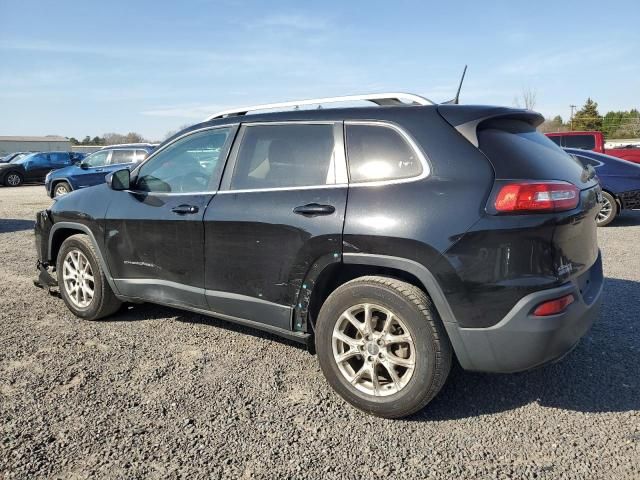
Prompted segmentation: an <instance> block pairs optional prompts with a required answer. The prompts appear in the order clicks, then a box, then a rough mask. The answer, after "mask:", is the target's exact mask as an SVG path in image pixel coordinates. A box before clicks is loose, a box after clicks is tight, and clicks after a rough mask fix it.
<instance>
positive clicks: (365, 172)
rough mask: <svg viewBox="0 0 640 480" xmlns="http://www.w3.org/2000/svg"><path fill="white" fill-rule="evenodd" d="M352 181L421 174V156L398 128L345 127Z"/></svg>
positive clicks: (409, 176)
mask: <svg viewBox="0 0 640 480" xmlns="http://www.w3.org/2000/svg"><path fill="white" fill-rule="evenodd" d="M346 141H347V158H348V160H349V178H350V180H351V182H372V181H379V180H399V179H403V178H411V177H417V176H418V175H420V174H422V171H423V167H422V163H421V162H420V157H419V156H418V153H417V152H416V151H415V149H414V148H413V147H412V146H411V145H410V144H409V143H408V142H407V140H406V139H405V138H404V137H403V136H402V135H401V134H400V133H399V132H397V131H396V130H395V129H393V128H390V127H386V126H383V125H358V124H350V125H347V126H346Z"/></svg>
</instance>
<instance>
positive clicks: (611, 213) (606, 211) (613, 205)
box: [596, 191, 618, 227]
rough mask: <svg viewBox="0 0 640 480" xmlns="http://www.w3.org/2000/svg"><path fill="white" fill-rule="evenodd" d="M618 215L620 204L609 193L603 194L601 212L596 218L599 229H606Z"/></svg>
mask: <svg viewBox="0 0 640 480" xmlns="http://www.w3.org/2000/svg"><path fill="white" fill-rule="evenodd" d="M616 215H618V202H616V199H615V198H613V195H611V194H610V193H609V192H604V191H603V192H602V204H601V205H600V211H599V212H598V216H597V217H596V223H597V225H598V226H599V227H606V226H607V225H609V224H610V223H611V222H613V219H614V218H616Z"/></svg>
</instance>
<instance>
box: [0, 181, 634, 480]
mask: <svg viewBox="0 0 640 480" xmlns="http://www.w3.org/2000/svg"><path fill="white" fill-rule="evenodd" d="M48 204H49V200H48V198H47V197H46V196H45V194H44V189H43V188H42V187H22V188H17V189H9V188H0V258H1V259H2V262H1V263H0V322H1V324H2V328H1V330H0V478H2V479H5V478H6V479H8V478H35V477H54V478H104V477H108V478H113V477H116V478H122V477H126V478H166V477H170V478H172V477H173V478H175V477H187V476H188V477H191V478H222V477H224V478H276V477H288V478H341V479H342V478H383V477H390V478H410V477H414V478H543V479H545V478H549V479H551V478H553V479H555V478H581V479H582V478H640V378H639V374H640V357H639V355H640V328H639V326H638V320H639V318H640V315H639V314H640V307H639V305H640V288H639V287H640V255H638V248H639V244H638V238H640V212H633V213H627V214H625V215H624V216H623V217H621V218H619V219H618V220H617V221H616V222H615V223H614V224H613V225H612V226H611V227H608V228H606V229H600V232H599V235H600V243H601V247H602V250H603V252H604V262H605V272H606V276H607V281H606V284H605V296H604V306H603V313H602V316H601V319H600V321H599V322H598V323H597V324H596V325H595V326H594V328H593V329H592V331H591V332H590V334H589V335H588V336H587V337H586V338H585V339H584V340H583V341H582V342H581V343H580V345H579V346H578V348H577V349H576V350H574V351H573V352H572V353H571V354H570V355H569V356H568V357H566V358H565V359H564V360H563V361H562V362H561V363H558V364H555V365H552V366H549V367H546V368H542V369H539V370H536V371H533V372H529V373H523V374H517V375H482V374H471V373H466V372H463V371H459V370H456V371H454V372H453V374H452V376H451V377H450V378H449V381H448V383H447V385H446V386H445V388H444V389H443V391H442V392H441V393H440V395H439V396H438V397H437V398H436V399H435V400H434V401H433V402H432V403H431V404H430V405H429V406H427V408H426V409H425V410H424V411H422V412H420V413H419V414H417V415H415V416H414V417H412V418H410V419H408V420H402V421H389V420H383V419H378V418H374V417H371V416H367V415H364V414H362V413H360V412H358V411H356V410H354V409H353V408H351V407H349V406H348V405H346V404H345V403H343V402H342V401H341V400H340V398H339V397H338V396H337V395H336V394H334V393H333V392H332V391H331V390H330V389H329V387H328V386H327V384H326V382H325V381H324V379H323V377H322V374H321V372H320V369H319V367H318V364H317V362H316V359H315V357H313V356H311V355H310V354H308V353H307V352H306V351H305V350H303V349H302V348H300V347H299V346H296V345H294V344H292V343H289V342H287V341H283V340H280V339H277V338H275V337H272V336H270V335H267V334H264V333H260V332H257V331H253V330H250V329H247V328H243V327H238V326H234V325H232V324H229V323H226V322H223V321H219V320H216V319H211V318H207V317H203V316H200V315H197V314H192V313H186V312H181V311H178V310H172V309H168V308H163V307H156V306H152V305H142V306H136V307H135V308H130V309H129V310H127V311H125V312H123V313H121V314H118V315H117V316H115V317H113V318H110V319H108V320H106V321H99V322H86V321H81V320H79V319H77V318H75V317H74V316H72V315H71V314H70V313H69V312H68V311H67V309H66V308H65V306H64V304H63V302H62V300H60V299H59V298H56V297H54V296H50V295H48V294H47V293H46V292H44V291H42V290H38V289H36V288H34V287H33V285H32V283H31V279H32V277H33V276H34V266H35V260H36V258H35V254H34V249H33V233H32V225H33V222H32V219H33V218H34V213H35V212H36V211H37V210H39V209H41V208H43V207H45V206H47V205H48Z"/></svg>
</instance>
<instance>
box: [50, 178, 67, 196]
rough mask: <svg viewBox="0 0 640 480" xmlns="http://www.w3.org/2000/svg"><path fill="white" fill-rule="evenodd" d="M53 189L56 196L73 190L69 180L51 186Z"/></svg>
mask: <svg viewBox="0 0 640 480" xmlns="http://www.w3.org/2000/svg"><path fill="white" fill-rule="evenodd" d="M51 191H52V192H53V197H54V198H55V197H59V196H62V195H66V194H67V193H69V192H70V191H71V186H70V185H69V184H68V183H67V182H58V183H56V184H54V185H53V186H52V187H51Z"/></svg>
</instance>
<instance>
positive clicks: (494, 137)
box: [477, 119, 584, 186]
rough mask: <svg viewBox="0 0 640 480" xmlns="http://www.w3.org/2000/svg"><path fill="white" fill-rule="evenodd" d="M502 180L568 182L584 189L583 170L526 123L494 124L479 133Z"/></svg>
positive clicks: (571, 157)
mask: <svg viewBox="0 0 640 480" xmlns="http://www.w3.org/2000/svg"><path fill="white" fill-rule="evenodd" d="M477 134H478V142H479V147H480V150H482V152H484V154H485V155H486V156H487V157H488V158H489V160H490V161H491V164H492V165H493V168H494V170H495V173H496V178H499V179H532V180H538V179H540V180H565V181H569V182H571V183H573V184H574V185H577V186H580V185H581V184H582V183H583V180H581V177H582V171H583V168H584V167H583V166H582V164H581V163H580V162H579V161H578V160H577V159H576V158H574V157H573V156H571V155H569V154H568V153H566V152H565V151H564V150H562V149H561V148H560V147H558V146H557V145H556V144H555V143H553V142H552V141H551V140H550V139H549V138H548V137H547V136H545V135H543V134H542V133H540V132H537V131H536V129H535V127H533V126H531V125H529V124H528V123H526V122H523V121H520V120H512V119H501V120H492V121H490V122H487V123H484V124H481V125H480V127H479V128H478V131H477Z"/></svg>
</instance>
